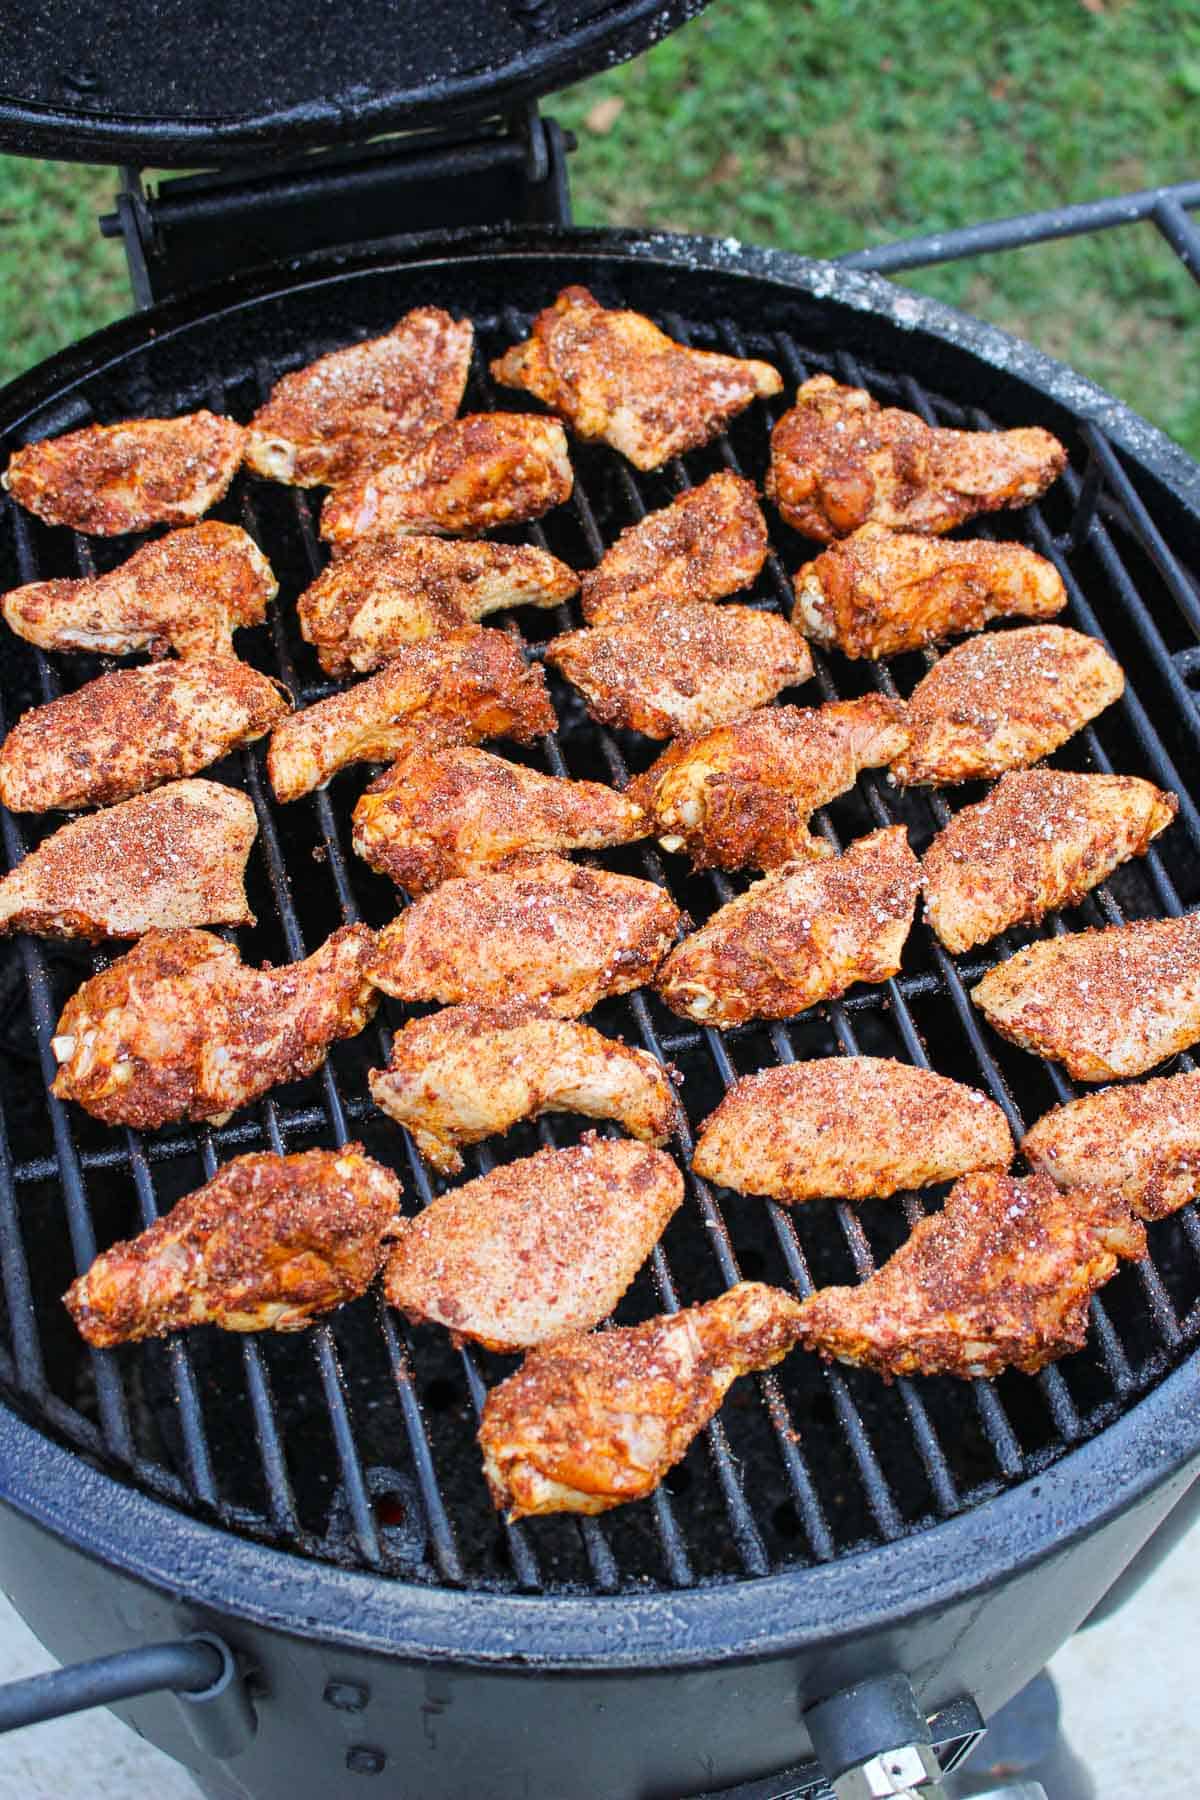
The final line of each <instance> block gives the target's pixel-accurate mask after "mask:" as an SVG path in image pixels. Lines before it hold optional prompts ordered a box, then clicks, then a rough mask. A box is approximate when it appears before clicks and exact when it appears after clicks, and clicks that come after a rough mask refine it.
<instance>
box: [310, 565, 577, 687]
mask: <svg viewBox="0 0 1200 1800" xmlns="http://www.w3.org/2000/svg"><path fill="white" fill-rule="evenodd" d="M578 586H579V578H578V576H577V575H576V574H575V572H574V570H572V569H568V568H567V566H566V564H565V563H561V562H557V561H556V560H555V558H554V557H553V556H548V555H547V554H546V552H545V551H544V550H535V549H534V548H533V546H532V545H530V544H482V543H480V544H475V543H457V542H448V541H447V540H446V539H445V538H436V537H397V538H368V539H367V541H366V543H364V544H356V545H355V546H354V547H353V548H352V549H351V550H348V551H347V552H346V554H345V556H340V557H339V558H338V559H337V561H336V562H334V563H331V564H330V565H329V567H328V568H327V569H325V570H323V571H322V573H321V574H320V575H318V577H317V579H316V580H315V581H314V582H313V584H312V586H311V587H310V588H308V589H307V591H306V592H305V593H303V594H301V596H300V599H299V601H298V602H297V605H296V613H297V616H298V618H299V620H300V630H301V631H302V632H303V634H304V636H305V637H306V638H307V639H308V641H309V643H310V644H315V645H316V647H317V655H318V657H319V658H320V661H321V667H322V668H323V669H324V670H326V672H327V673H328V674H330V675H333V676H337V677H339V678H340V677H342V676H344V675H349V674H351V673H353V672H355V671H357V672H358V673H359V674H365V673H366V672H367V671H369V670H371V669H377V668H378V667H379V665H380V663H383V662H386V661H387V660H388V658H389V657H391V656H394V655H395V654H396V651H397V650H399V649H401V648H402V646H403V645H405V644H415V643H419V642H420V641H421V640H422V639H424V638H441V637H445V636H446V634H447V633H448V632H451V631H455V630H458V629H459V628H461V627H462V626H464V625H473V624H476V623H477V622H478V621H479V620H480V619H482V618H484V617H486V615H487V614H488V613H492V612H497V611H499V609H500V608H501V607H504V606H543V607H544V606H559V605H561V604H562V602H563V601H564V600H569V599H570V597H571V595H572V594H573V593H574V592H575V590H576V588H577V587H578Z"/></svg>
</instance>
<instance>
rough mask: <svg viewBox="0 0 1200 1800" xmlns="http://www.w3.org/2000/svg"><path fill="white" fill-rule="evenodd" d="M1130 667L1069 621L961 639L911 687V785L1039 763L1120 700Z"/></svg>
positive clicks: (906, 760) (902, 763) (903, 778)
mask: <svg viewBox="0 0 1200 1800" xmlns="http://www.w3.org/2000/svg"><path fill="white" fill-rule="evenodd" d="M1124 686H1125V676H1124V673H1123V671H1122V669H1121V666H1120V664H1119V663H1116V662H1114V661H1113V659H1112V657H1111V656H1110V655H1109V654H1108V651H1107V650H1106V649H1105V648H1104V645H1103V644H1101V643H1098V642H1097V641H1096V639H1095V638H1090V637H1084V635H1083V633H1082V632H1079V631H1068V630H1067V628H1066V626H1065V625H1023V626H1021V627H1020V629H1019V630H1016V631H986V632H984V633H983V634H982V635H981V636H979V637H973V638H968V640H967V642H966V643H965V644H955V646H954V648H953V650H948V651H947V652H946V654H945V655H944V656H942V657H940V658H939V659H938V661H937V662H936V663H935V664H934V665H933V667H932V669H930V671H929V673H928V675H926V676H925V678H924V680H923V681H919V682H918V683H917V685H916V687H915V688H914V689H913V691H912V695H911V696H910V698H909V702H908V711H907V714H906V719H907V724H908V729H909V738H910V741H909V745H908V748H907V750H903V751H901V753H900V755H899V756H898V757H897V758H896V759H895V761H894V762H893V763H892V774H893V776H894V777H895V779H896V780H897V781H898V782H899V783H900V785H901V786H902V787H913V786H916V785H918V784H926V783H929V784H933V785H939V784H941V783H944V782H955V781H977V780H980V779H981V778H983V777H985V776H991V775H1002V774H1003V773H1004V771H1005V770H1006V769H1023V768H1026V767H1028V766H1029V764H1031V763H1035V762H1040V761H1041V759H1042V757H1043V756H1049V755H1050V753H1051V752H1052V751H1054V750H1057V749H1058V747H1059V745H1060V744H1065V743H1066V741H1067V739H1068V738H1070V737H1073V736H1074V735H1075V733H1076V732H1077V731H1081V730H1082V729H1083V727H1084V726H1085V725H1086V724H1087V723H1088V721H1089V719H1094V718H1095V717H1096V715H1097V713H1102V712H1103V711H1104V709H1105V707H1106V706H1111V705H1112V703H1113V701H1114V700H1119V699H1120V697H1121V693H1122V691H1123V689H1124Z"/></svg>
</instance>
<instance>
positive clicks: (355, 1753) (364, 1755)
mask: <svg viewBox="0 0 1200 1800" xmlns="http://www.w3.org/2000/svg"><path fill="white" fill-rule="evenodd" d="M346 1767H347V1768H348V1769H349V1771H350V1773H351V1774H352V1775H382V1774H383V1771H384V1769H385V1768H386V1767H387V1751H386V1750H373V1749H372V1748H371V1746H370V1745H369V1744H355V1745H354V1748H353V1749H352V1750H347V1752H346Z"/></svg>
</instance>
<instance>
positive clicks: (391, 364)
mask: <svg viewBox="0 0 1200 1800" xmlns="http://www.w3.org/2000/svg"><path fill="white" fill-rule="evenodd" d="M473 337H474V333H473V331H472V329H471V325H470V323H469V321H467V320H463V321H462V322H461V323H460V322H458V321H457V320H455V319H452V318H451V317H450V315H449V313H445V312H443V311H442V310H441V308H440V307H437V306H420V307H417V309H416V310H415V311H414V312H410V313H405V315H404V317H403V318H402V319H401V320H400V322H399V324H398V325H393V327H392V329H391V330H390V331H389V332H388V333H387V334H386V336H384V337H378V338H368V339H367V340H366V342H364V343H361V344H350V345H349V346H348V347H347V348H346V349H344V350H334V351H332V352H331V353H330V355H328V356H321V357H318V359H317V361H316V362H314V363H310V364H309V365H308V367H307V368H305V369H296V370H295V371H294V372H293V373H292V374H290V375H285V376H284V377H283V378H282V380H280V381H277V382H276V384H275V386H274V387H273V388H272V390H271V395H270V398H269V399H268V401H267V403H266V405H265V406H263V407H260V409H259V411H258V412H256V413H255V415H254V417H253V418H252V419H251V421H250V424H249V427H248V429H247V432H246V466H247V467H248V468H251V469H253V470H254V472H255V474H257V475H265V476H267V477H268V479H270V480H272V481H288V482H292V483H294V484H295V485H296V486H297V487H315V486H317V485H318V484H319V483H325V484H327V485H329V486H333V485H334V484H335V483H336V482H339V481H345V480H346V479H347V478H348V477H349V476H351V475H355V474H358V473H359V472H360V471H362V470H364V469H369V468H374V467H375V466H376V465H377V464H378V463H380V462H390V461H391V460H392V459H393V458H394V457H396V456H399V455H401V454H402V453H403V452H404V451H405V450H406V449H410V448H412V447H414V446H415V445H417V444H421V443H424V441H425V440H426V439H427V438H429V437H432V435H433V433H434V432H435V431H436V430H437V428H438V426H439V425H445V424H446V423H447V422H448V421H449V420H451V419H452V418H453V417H454V415H455V413H456V412H457V411H458V409H459V406H460V404H461V403H462V397H463V389H464V388H465V387H466V385H467V370H468V369H469V367H470V363H471V343H472V340H473Z"/></svg>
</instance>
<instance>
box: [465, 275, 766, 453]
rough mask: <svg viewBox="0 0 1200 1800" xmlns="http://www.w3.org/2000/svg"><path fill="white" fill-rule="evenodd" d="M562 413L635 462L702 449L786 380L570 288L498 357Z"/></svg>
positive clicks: (498, 368) (499, 376)
mask: <svg viewBox="0 0 1200 1800" xmlns="http://www.w3.org/2000/svg"><path fill="white" fill-rule="evenodd" d="M492 375H493V378H494V379H495V380H496V381H500V382H503V383H504V385H505V386H506V387H517V388H524V389H525V391H526V393H529V394H534V395H536V397H537V398H538V399H539V400H541V401H543V402H544V403H545V405H547V406H549V407H552V408H553V409H554V411H555V412H557V413H561V414H562V416H563V418H564V419H566V421H567V423H568V424H569V425H570V427H571V429H572V431H574V432H575V433H576V434H577V436H579V437H581V438H586V439H591V438H600V439H602V440H603V441H604V442H605V443H606V444H611V445H612V447H613V449H614V450H619V451H620V452H621V454H622V455H623V456H627V457H628V458H629V461H630V462H631V463H632V464H633V466H634V468H635V469H657V468H658V466H659V464H660V463H664V462H666V461H667V458H668V457H671V456H679V455H681V454H682V453H683V451H685V450H695V449H698V448H699V446H700V445H701V444H707V443H708V442H709V440H710V438H714V437H716V436H717V434H718V433H719V432H722V431H724V429H725V427H726V425H728V423H729V421H730V419H732V418H735V417H736V416H737V414H738V413H740V412H744V411H745V409H746V407H748V406H749V405H750V402H751V401H752V400H754V399H757V398H758V397H760V396H766V395H768V394H778V393H780V392H781V391H782V388H783V380H782V377H781V376H780V375H779V373H778V371H777V370H775V369H773V368H772V367H771V365H770V364H769V363H764V362H750V361H748V360H747V359H745V358H744V357H740V356H718V355H714V354H713V352H712V351H709V350H690V349H688V348H687V347H686V345H683V344H679V343H676V341H675V339H674V338H669V337H668V336H667V335H666V333H665V332H663V331H660V330H659V328H658V326H657V325H655V324H653V323H652V322H651V320H649V319H647V318H646V317H645V315H644V314H643V313H636V312H624V311H617V310H614V309H611V308H609V307H604V306H601V305H600V303H599V301H597V300H595V299H594V298H593V296H592V295H591V294H589V292H588V290H587V289H586V288H585V287H568V288H564V289H563V291H562V293H561V294H560V295H559V296H558V299H557V300H555V302H554V304H553V305H552V306H547V307H546V308H545V309H544V310H543V311H542V312H540V313H539V314H538V315H537V318H536V319H535V320H534V321H533V331H532V333H531V335H530V336H529V337H528V338H527V339H526V340H525V342H524V343H523V344H514V345H513V347H512V349H511V350H506V351H505V353H504V355H503V356H501V357H498V358H497V359H496V361H495V362H494V363H493V364H492Z"/></svg>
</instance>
